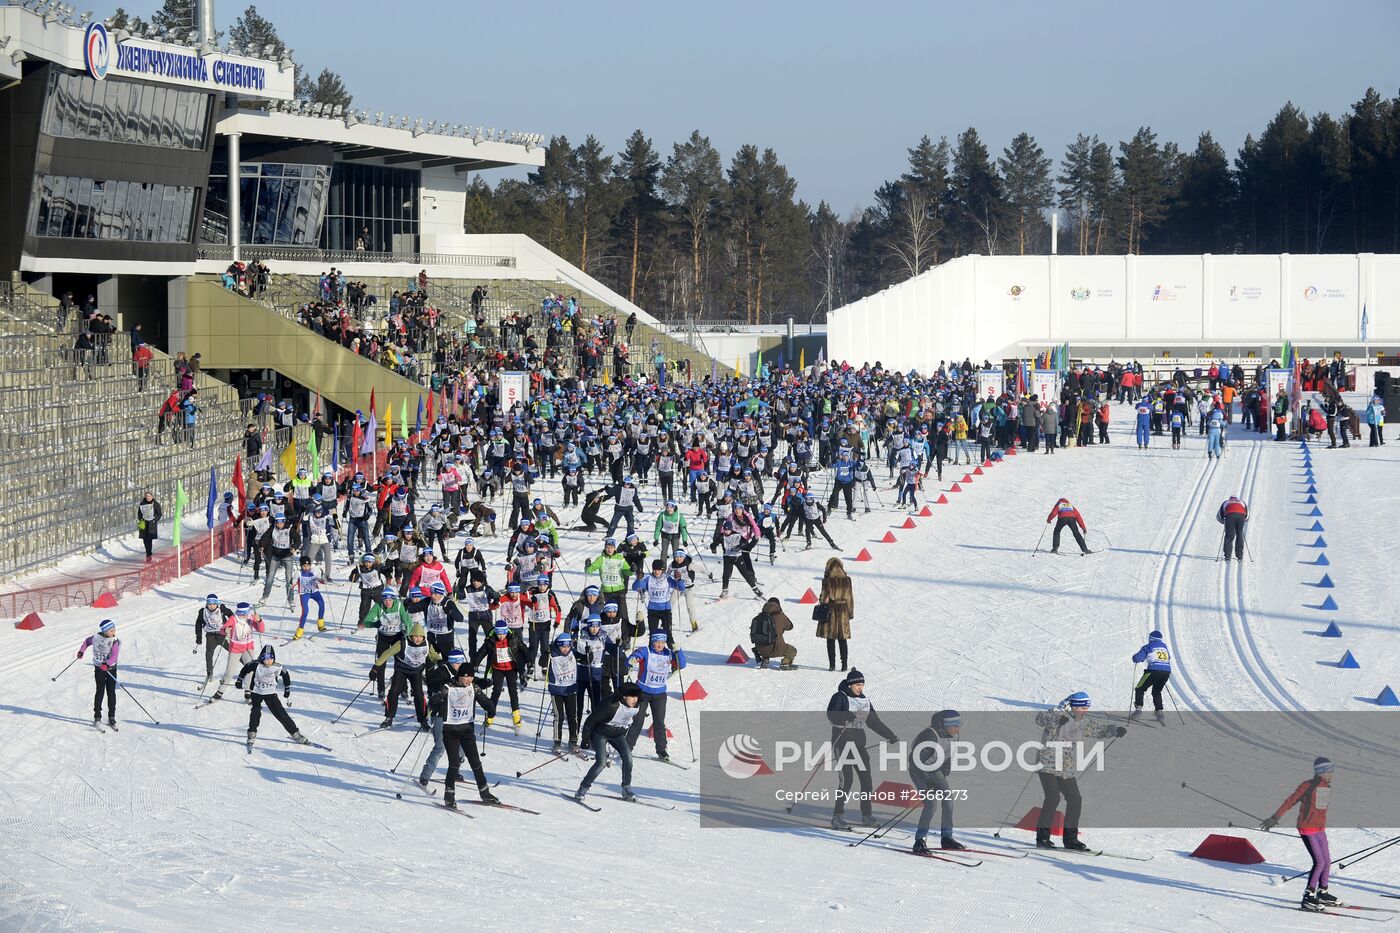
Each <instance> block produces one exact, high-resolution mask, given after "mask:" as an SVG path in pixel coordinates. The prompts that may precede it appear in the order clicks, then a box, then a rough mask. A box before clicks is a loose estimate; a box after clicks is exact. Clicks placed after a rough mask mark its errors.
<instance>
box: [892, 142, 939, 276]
mask: <svg viewBox="0 0 1400 933" xmlns="http://www.w3.org/2000/svg"><path fill="white" fill-rule="evenodd" d="M948 151H949V150H948V137H946V136H940V137H939V138H938V142H937V143H934V142H932V141H931V140H930V139H929V138H928V137H927V136H924V137H922V138H921V139H920V140H919V143H918V145H916V146H915V147H914V148H913V149H910V150H909V170H908V171H907V172H905V173H904V174H903V175H901V176H899V181H900V184H901V185H902V186H903V187H904V190H905V191H906V192H907V193H908V194H909V195H910V196H917V197H919V198H920V199H921V200H922V201H923V203H924V214H925V216H926V219H927V221H928V223H929V226H930V227H931V229H932V235H931V237H930V247H931V252H930V255H929V261H928V263H927V265H937V264H938V247H939V244H940V243H941V242H942V236H943V228H944V226H945V224H946V217H945V216H944V214H945V209H946V206H947V203H948Z"/></svg>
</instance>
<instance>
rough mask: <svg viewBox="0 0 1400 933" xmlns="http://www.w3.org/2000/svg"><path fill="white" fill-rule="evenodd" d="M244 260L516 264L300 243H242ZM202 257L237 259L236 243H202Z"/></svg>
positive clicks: (469, 265) (495, 259)
mask: <svg viewBox="0 0 1400 933" xmlns="http://www.w3.org/2000/svg"><path fill="white" fill-rule="evenodd" d="M238 257H239V260H240V261H243V262H251V261H253V260H262V261H263V262H317V263H324V264H326V265H334V266H339V265H347V264H350V263H359V262H401V263H407V264H408V265H413V266H449V267H462V268H493V269H513V268H515V257H513V256H468V255H459V254H457V253H371V252H367V251H364V250H335V249H311V248H309V247H298V246H252V245H250V246H240V247H239V248H238ZM199 258H200V259H213V260H216V261H219V262H232V261H233V247H232V246H227V245H223V244H219V243H201V244H200V245H199Z"/></svg>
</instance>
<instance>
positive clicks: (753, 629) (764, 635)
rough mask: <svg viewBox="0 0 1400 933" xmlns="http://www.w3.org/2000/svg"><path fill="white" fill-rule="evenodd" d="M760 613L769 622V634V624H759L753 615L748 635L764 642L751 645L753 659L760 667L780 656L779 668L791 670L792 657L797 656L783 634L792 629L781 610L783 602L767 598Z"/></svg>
mask: <svg viewBox="0 0 1400 933" xmlns="http://www.w3.org/2000/svg"><path fill="white" fill-rule="evenodd" d="M762 614H763V615H765V616H767V617H768V619H769V622H770V623H771V634H769V631H770V626H769V625H764V626H760V625H759V623H760V621H761V620H760V619H759V618H758V617H755V618H754V621H753V623H752V624H751V625H750V626H749V637H750V638H751V639H753V640H754V641H755V642H758V641H763V642H764V644H755V645H754V646H753V659H754V661H755V662H756V663H757V664H758V666H759V667H760V668H766V667H767V666H768V662H769V661H771V660H772V659H773V658H781V659H782V663H780V664H779V665H778V668H779V670H784V671H787V670H791V669H792V666H793V665H792V662H793V659H794V658H796V657H797V649H796V648H794V647H793V646H792V645H789V644H788V643H787V639H786V638H784V637H783V634H784V633H785V632H790V631H792V620H791V619H789V618H788V616H787V613H785V612H783V604H782V603H781V602H779V601H778V600H776V599H769V600H768V602H766V603H764V604H763V611H762ZM769 638H771V639H772V640H771V641H770V640H769Z"/></svg>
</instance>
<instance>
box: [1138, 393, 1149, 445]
mask: <svg viewBox="0 0 1400 933" xmlns="http://www.w3.org/2000/svg"><path fill="white" fill-rule="evenodd" d="M1151 437H1152V403H1151V402H1149V401H1148V400H1147V399H1146V398H1145V397H1144V398H1143V399H1142V400H1141V401H1139V402H1138V403H1137V445H1138V450H1145V449H1146V448H1147V444H1148V441H1149V440H1150V439H1151Z"/></svg>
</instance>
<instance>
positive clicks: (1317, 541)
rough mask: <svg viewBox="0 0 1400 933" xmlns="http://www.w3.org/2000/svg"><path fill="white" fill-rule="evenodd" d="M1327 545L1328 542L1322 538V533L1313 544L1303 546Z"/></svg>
mask: <svg viewBox="0 0 1400 933" xmlns="http://www.w3.org/2000/svg"><path fill="white" fill-rule="evenodd" d="M1326 546H1327V542H1326V541H1324V540H1322V535H1318V536H1317V540H1316V541H1314V542H1313V543H1312V544H1305V545H1303V547H1326Z"/></svg>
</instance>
